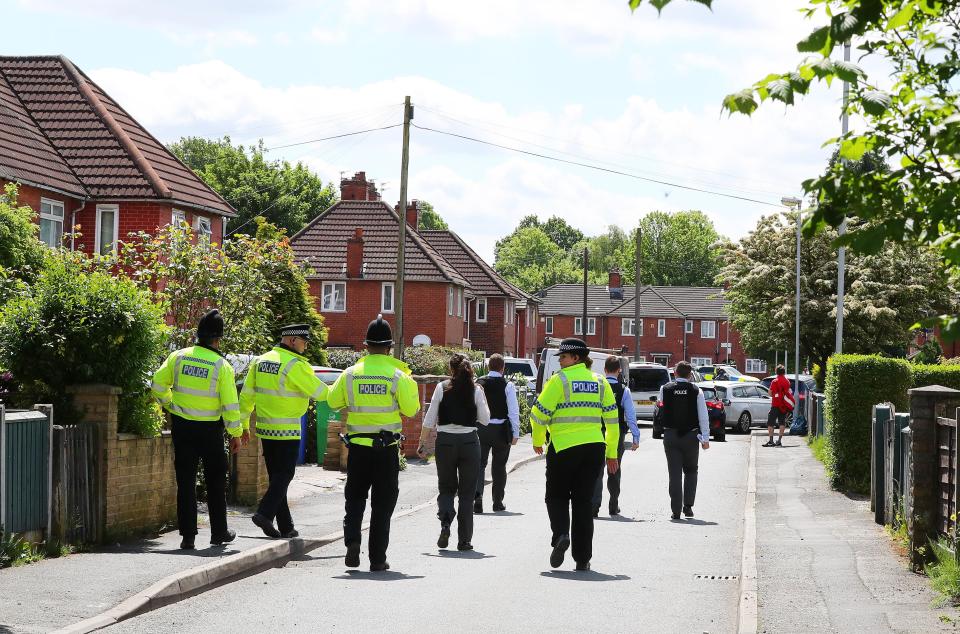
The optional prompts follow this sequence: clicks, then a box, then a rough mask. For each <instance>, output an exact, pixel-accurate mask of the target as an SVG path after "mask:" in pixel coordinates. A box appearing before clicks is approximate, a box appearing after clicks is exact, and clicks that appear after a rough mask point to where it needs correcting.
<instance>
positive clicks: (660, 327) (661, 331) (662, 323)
mask: <svg viewBox="0 0 960 634" xmlns="http://www.w3.org/2000/svg"><path fill="white" fill-rule="evenodd" d="M657 336H658V337H666V336H667V320H666V319H658V320H657Z"/></svg>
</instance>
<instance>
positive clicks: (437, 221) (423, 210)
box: [417, 200, 449, 231]
mask: <svg viewBox="0 0 960 634" xmlns="http://www.w3.org/2000/svg"><path fill="white" fill-rule="evenodd" d="M417 224H418V225H419V226H418V227H417V228H418V229H420V230H422V231H424V230H430V229H448V228H449V227H448V226H447V223H446V221H445V220H444V219H443V218H442V217H441V216H440V214H438V213H437V212H436V211H435V210H434V209H433V205H431V204H430V203H428V202H427V201H425V200H421V201H420V221H419V222H418V223H417Z"/></svg>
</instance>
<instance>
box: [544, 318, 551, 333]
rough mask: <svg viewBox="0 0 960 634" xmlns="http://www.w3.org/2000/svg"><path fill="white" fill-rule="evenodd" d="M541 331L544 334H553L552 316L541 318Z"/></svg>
mask: <svg viewBox="0 0 960 634" xmlns="http://www.w3.org/2000/svg"><path fill="white" fill-rule="evenodd" d="M543 331H544V333H545V334H548V335H552V334H553V315H547V316H545V317H544V318H543Z"/></svg>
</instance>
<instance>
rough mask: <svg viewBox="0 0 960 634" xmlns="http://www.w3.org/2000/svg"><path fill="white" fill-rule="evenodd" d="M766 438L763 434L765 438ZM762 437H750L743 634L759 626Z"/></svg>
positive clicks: (740, 629)
mask: <svg viewBox="0 0 960 634" xmlns="http://www.w3.org/2000/svg"><path fill="white" fill-rule="evenodd" d="M761 436H762V434H761ZM759 438H760V437H759V436H751V437H750V460H749V467H748V469H747V495H746V496H745V497H746V500H745V501H744V510H743V552H742V555H741V559H740V604H739V607H738V610H737V621H738V626H737V631H738V633H739V634H756V632H757V627H758V625H759V623H758V615H757V611H758V607H759V605H758V601H759V597H758V593H757V444H758V442H759Z"/></svg>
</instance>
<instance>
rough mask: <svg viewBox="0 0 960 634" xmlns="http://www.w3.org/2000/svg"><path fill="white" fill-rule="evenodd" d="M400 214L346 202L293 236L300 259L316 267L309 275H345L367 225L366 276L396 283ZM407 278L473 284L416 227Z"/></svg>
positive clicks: (410, 235) (377, 204)
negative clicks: (353, 241)
mask: <svg viewBox="0 0 960 634" xmlns="http://www.w3.org/2000/svg"><path fill="white" fill-rule="evenodd" d="M399 222H400V217H399V216H398V215H397V213H396V212H395V211H394V210H393V209H392V208H391V207H390V205H388V204H386V203H385V202H383V201H379V200H341V201H340V202H338V203H336V204H334V205H331V206H330V208H329V209H327V210H326V211H324V212H323V213H322V214H320V215H319V216H317V217H316V218H314V219H313V220H312V221H311V222H310V224H308V225H307V226H306V227H304V228H303V229H301V230H300V231H298V232H297V233H296V234H295V235H294V236H293V237H292V238H290V246H291V247H293V252H294V254H295V255H296V258H297V260H298V261H299V262H301V263H305V264H309V265H310V267H311V268H312V269H313V273H311V274H310V275H309V276H308V277H311V278H313V279H324V280H342V279H346V274H345V273H344V266H345V265H346V262H347V240H348V239H349V238H351V237H353V235H354V230H355V229H356V228H358V227H359V228H361V229H363V242H364V244H363V263H364V265H365V267H366V268H365V272H364V277H363V279H366V280H383V281H391V280H394V279H396V277H397V235H398V232H399V229H400V225H399ZM404 268H405V269H406V277H405V278H404V279H405V280H409V281H415V282H444V283H449V284H456V285H459V286H464V287H468V288H469V287H470V282H468V281H467V280H466V279H465V278H464V276H463V275H461V274H460V273H459V272H458V271H457V269H456V268H455V267H454V266H453V265H452V264H450V262H448V261H447V260H446V259H445V258H444V257H443V256H442V255H441V254H440V253H438V252H437V250H436V249H435V248H434V247H433V246H431V245H430V244H429V243H428V242H427V241H426V240H424V239H423V237H421V236H420V235H419V234H418V233H417V232H416V231H413V230H412V229H410V228H409V227H408V228H407V239H406V248H405V251H404Z"/></svg>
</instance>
